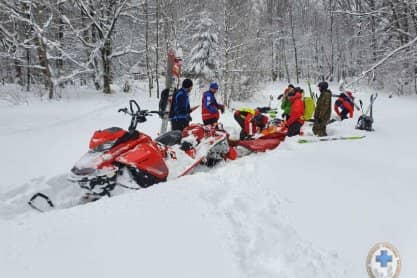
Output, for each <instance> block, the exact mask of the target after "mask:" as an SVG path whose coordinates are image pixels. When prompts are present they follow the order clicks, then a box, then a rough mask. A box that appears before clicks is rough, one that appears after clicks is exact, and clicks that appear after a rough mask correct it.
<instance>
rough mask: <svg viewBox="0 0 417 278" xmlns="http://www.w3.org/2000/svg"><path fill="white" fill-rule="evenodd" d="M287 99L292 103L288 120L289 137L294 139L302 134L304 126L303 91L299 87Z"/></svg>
mask: <svg viewBox="0 0 417 278" xmlns="http://www.w3.org/2000/svg"><path fill="white" fill-rule="evenodd" d="M287 98H288V100H289V101H290V102H291V110H290V115H289V118H288V120H287V126H288V132H287V136H288V137H292V136H296V135H299V134H300V131H301V127H302V126H303V124H304V101H303V90H302V89H301V88H299V87H297V88H295V89H294V92H291V93H289V94H288V96H287Z"/></svg>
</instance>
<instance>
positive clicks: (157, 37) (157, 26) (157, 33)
mask: <svg viewBox="0 0 417 278" xmlns="http://www.w3.org/2000/svg"><path fill="white" fill-rule="evenodd" d="M155 75H156V97H157V98H158V99H159V0H156V49H155Z"/></svg>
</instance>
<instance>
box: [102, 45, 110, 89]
mask: <svg viewBox="0 0 417 278" xmlns="http://www.w3.org/2000/svg"><path fill="white" fill-rule="evenodd" d="M111 48H112V45H111V40H110V39H107V40H106V41H105V42H104V47H103V48H102V49H101V60H102V63H103V92H104V93H105V94H111V83H112V76H111V59H110V55H111V52H112V49H111Z"/></svg>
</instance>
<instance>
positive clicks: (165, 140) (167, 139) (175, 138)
mask: <svg viewBox="0 0 417 278" xmlns="http://www.w3.org/2000/svg"><path fill="white" fill-rule="evenodd" d="M181 133H182V132H181V131H180V130H172V131H169V132H167V133H164V134H162V135H160V136H159V137H157V138H156V139H155V141H157V142H159V143H161V144H163V145H165V146H174V145H178V144H181V139H182V136H181Z"/></svg>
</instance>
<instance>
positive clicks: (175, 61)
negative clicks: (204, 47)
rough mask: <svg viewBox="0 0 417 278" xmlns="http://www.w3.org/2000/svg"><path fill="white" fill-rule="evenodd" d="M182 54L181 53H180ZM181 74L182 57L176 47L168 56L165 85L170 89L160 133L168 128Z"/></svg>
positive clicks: (170, 50)
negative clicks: (173, 99)
mask: <svg viewBox="0 0 417 278" xmlns="http://www.w3.org/2000/svg"><path fill="white" fill-rule="evenodd" d="M179 54H180V55H181V53H179ZM180 74H181V57H178V55H177V53H176V52H175V50H174V49H172V48H171V49H169V51H168V56H167V73H166V82H165V83H166V84H165V87H166V88H167V89H169V96H168V102H167V105H166V107H165V111H164V112H163V115H162V123H161V130H160V134H164V133H166V132H167V129H168V121H169V111H170V110H171V105H172V98H173V96H174V92H175V90H176V87H178V84H179V79H180ZM175 78H177V84H175V82H174V81H175Z"/></svg>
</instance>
